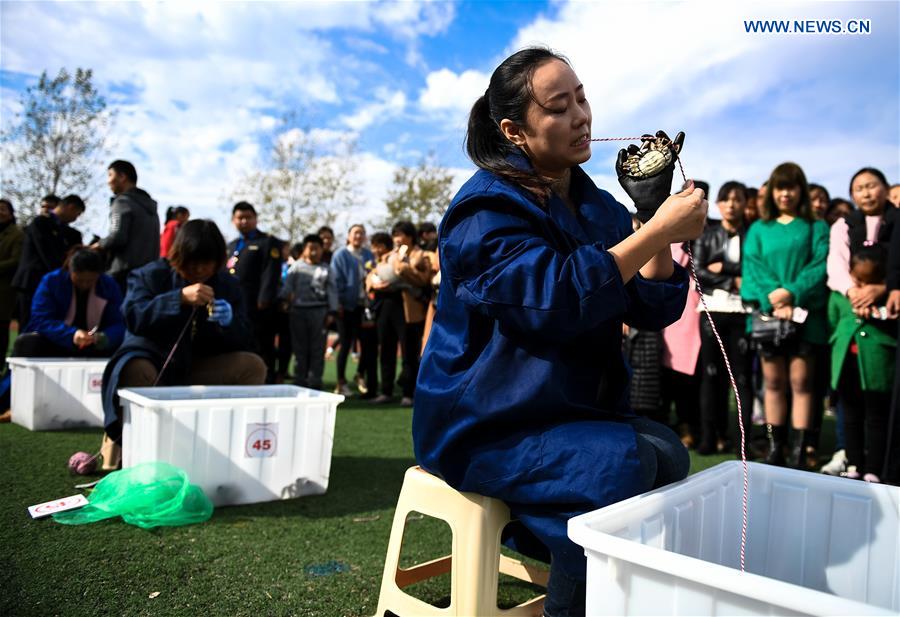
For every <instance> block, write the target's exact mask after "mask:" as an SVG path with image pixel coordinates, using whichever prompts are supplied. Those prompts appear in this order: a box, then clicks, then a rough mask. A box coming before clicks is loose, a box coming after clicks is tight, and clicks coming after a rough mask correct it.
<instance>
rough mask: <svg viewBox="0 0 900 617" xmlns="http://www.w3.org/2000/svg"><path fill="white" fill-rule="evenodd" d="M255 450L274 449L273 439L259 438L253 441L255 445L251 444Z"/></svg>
mask: <svg viewBox="0 0 900 617" xmlns="http://www.w3.org/2000/svg"><path fill="white" fill-rule="evenodd" d="M250 447H251V448H253V449H254V450H271V449H272V440H271V439H257V440H256V441H254V442H253V445H252V446H250Z"/></svg>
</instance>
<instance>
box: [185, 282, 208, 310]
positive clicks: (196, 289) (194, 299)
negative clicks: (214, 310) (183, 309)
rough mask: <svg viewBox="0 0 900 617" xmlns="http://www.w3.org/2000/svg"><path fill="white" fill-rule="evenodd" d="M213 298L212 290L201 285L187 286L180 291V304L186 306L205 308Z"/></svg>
mask: <svg viewBox="0 0 900 617" xmlns="http://www.w3.org/2000/svg"><path fill="white" fill-rule="evenodd" d="M215 298H216V296H215V293H214V292H213V288H212V287H210V286H209V285H204V284H203V283H195V284H193V285H188V286H187V287H184V288H182V290H181V303H182V304H187V305H188V306H206V305H207V304H209V303H211V302H212V301H213V300H215Z"/></svg>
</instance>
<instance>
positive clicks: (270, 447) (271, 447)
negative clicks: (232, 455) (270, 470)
mask: <svg viewBox="0 0 900 617" xmlns="http://www.w3.org/2000/svg"><path fill="white" fill-rule="evenodd" d="M277 452H278V423H277V422H250V423H249V424H247V441H246V442H245V443H244V454H245V455H246V457H247V458H271V457H273V456H275V454H276V453H277Z"/></svg>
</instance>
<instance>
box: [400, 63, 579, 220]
mask: <svg viewBox="0 0 900 617" xmlns="http://www.w3.org/2000/svg"><path fill="white" fill-rule="evenodd" d="M552 60H559V61H560V62H565V63H566V64H569V61H568V59H566V58H565V57H564V56H562V55H560V54H558V53H556V52H554V51H551V50H550V49H547V48H546V47H528V48H526V49H522V50H520V51H517V52H516V53H514V54H513V55H511V56H510V57H509V58H507V59H506V60H504V61H503V62H501V63H500V66H498V67H497V68H496V69H494V72H493V74H492V75H491V81H490V84H489V86H488V89H487V90H485V92H484V96H481V97H479V98H478V100H477V101H475V104H474V105H472V111H471V112H469V126H468V128H467V130H466V154H468V155H469V158H470V159H472V162H473V163H475V164H476V165H477V166H478V167H480V168H481V169H484V170H487V171H490V172H492V173H494V174H497V175H498V176H500V177H501V178H503V179H504V180H507V181H509V182H512V183H513V184H518V185H519V186H521V187H523V188H525V189H526V190H528V191H530V192H531V193H533V194H534V196H535V197H537V199H538V201H539V202H540V203H541V204H543V203H546V201H547V199H548V197H549V196H550V184H551V181H550V180H549V179H548V178H544V177H542V176H541V175H539V174H538V173H537V172H535V171H534V170H533V169H521V168H519V167H517V166H515V165H514V164H513V163H511V162H510V161H509V160H508V158H509V157H510V155H514V154H519V155H521V154H522V151H521V150H520V149H519V148H518V147H516V146H515V145H514V144H513V143H512V142H511V141H509V140H508V139H507V138H506V136H505V135H504V134H503V132H502V131H501V130H500V121H501V120H503V119H508V120H511V121H512V122H515V123H516V124H518V125H519V126H522V127H525V126H527V122H526V115H527V113H528V106H529V104H530V103H531V102H532V101H535V98H534V91H533V90H532V84H531V80H532V78H533V77H534V72H535V70H537V68H538V67H539V66H541V65H542V64H544V63H546V62H550V61H552ZM535 102H537V101H535ZM413 237H415V235H413Z"/></svg>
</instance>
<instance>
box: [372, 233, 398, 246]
mask: <svg viewBox="0 0 900 617" xmlns="http://www.w3.org/2000/svg"><path fill="white" fill-rule="evenodd" d="M369 244H377V245H378V246H386V247H387V248H391V247H392V246H394V240H393V239H392V238H391V234H389V233H387V232H384V231H378V232H375V233H373V234H372V235H371V236H369Z"/></svg>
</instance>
